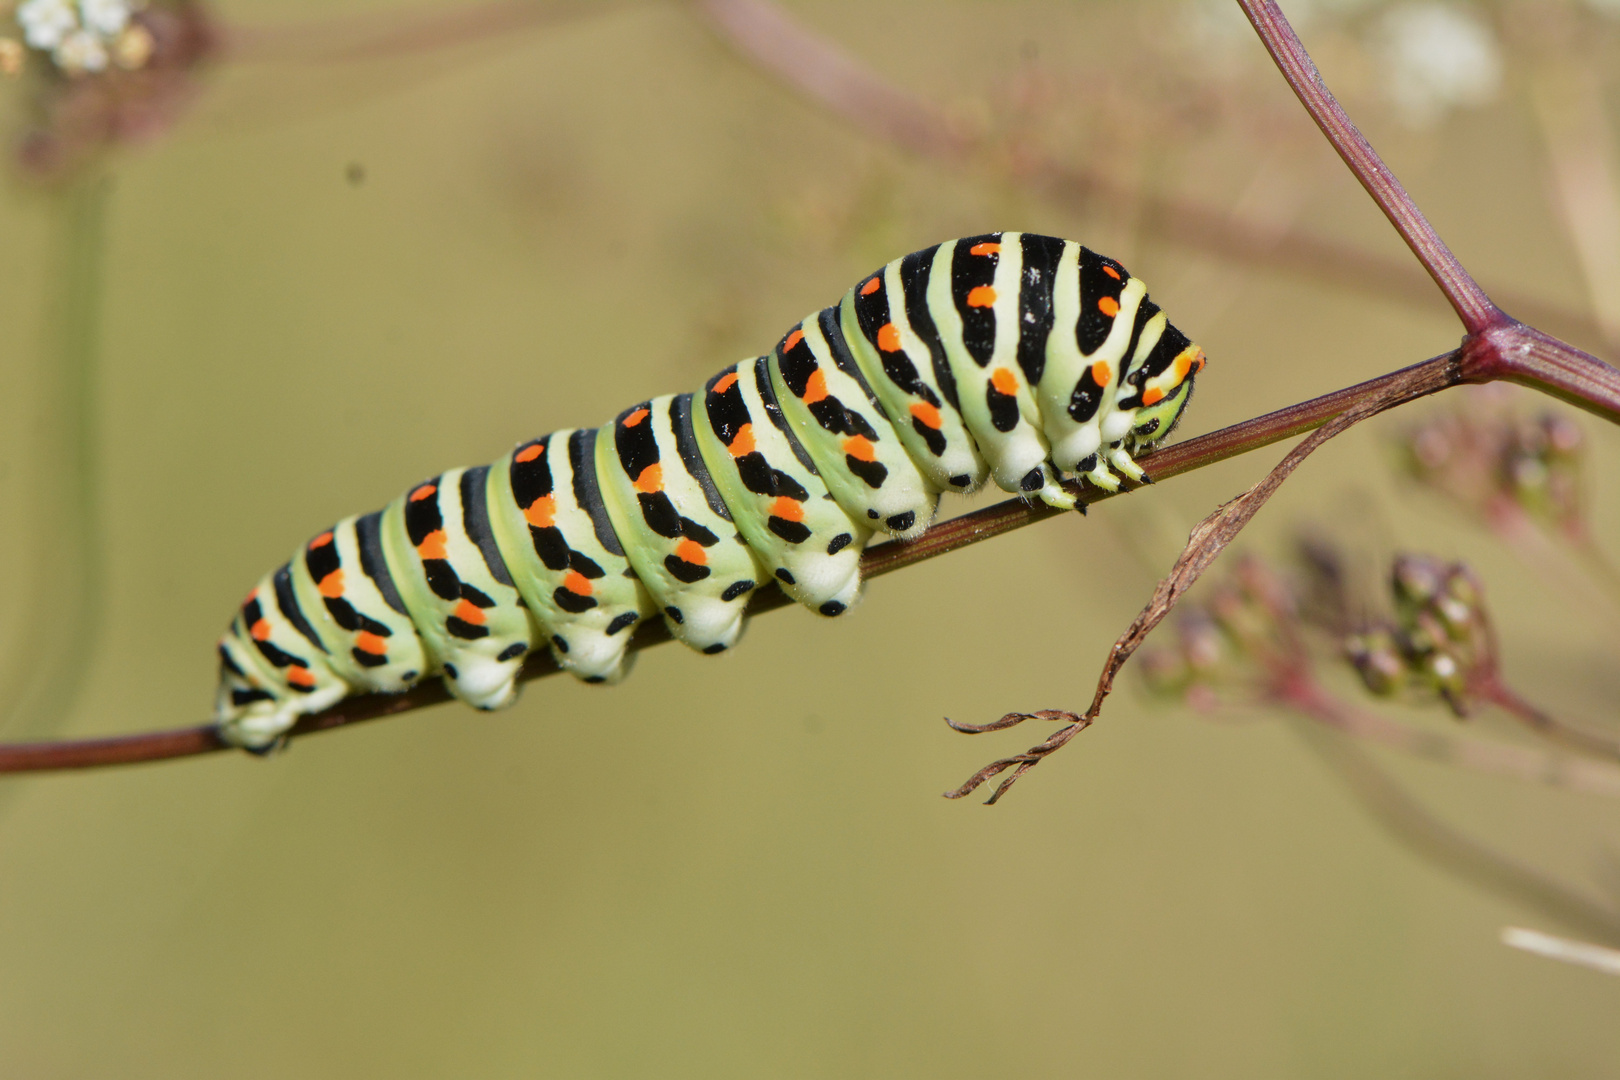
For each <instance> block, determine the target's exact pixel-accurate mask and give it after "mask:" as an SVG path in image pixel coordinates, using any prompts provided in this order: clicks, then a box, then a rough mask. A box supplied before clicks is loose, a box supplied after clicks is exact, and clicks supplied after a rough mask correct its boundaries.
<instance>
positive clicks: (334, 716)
mask: <svg viewBox="0 0 1620 1080" xmlns="http://www.w3.org/2000/svg"><path fill="white" fill-rule="evenodd" d="M1430 368H1434V369H1437V373H1441V372H1443V377H1444V380H1445V381H1447V382H1452V383H1454V382H1456V381H1458V376H1457V374H1456V371H1455V368H1454V367H1453V366H1452V357H1451V356H1450V355H1449V354H1448V355H1447V356H1442V357H1436V358H1434V359H1432V360H1426V361H1424V362H1423V363H1422V364H1415V365H1413V366H1412V367H1409V368H1403V369H1402V370H1400V371H1396V372H1392V373H1390V374H1388V375H1383V376H1380V377H1379V378H1376V379H1369V380H1368V381H1367V382H1364V383H1360V384H1358V385H1356V386H1351V387H1347V388H1346V389H1343V390H1337V391H1335V392H1333V393H1331V394H1324V395H1322V396H1321V397H1319V398H1313V399H1312V400H1310V401H1305V402H1301V403H1300V404H1298V405H1290V406H1288V407H1287V408H1285V409H1278V410H1277V411H1276V412H1272V413H1267V414H1266V415H1265V416H1259V417H1256V418H1254V419H1253V420H1246V421H1244V422H1243V423H1241V424H1234V425H1232V426H1231V427H1228V428H1223V429H1221V430H1220V431H1214V432H1210V433H1209V434H1207V435H1200V436H1198V437H1197V438H1193V439H1188V440H1187V441H1186V442H1183V443H1177V444H1175V445H1174V446H1168V447H1165V448H1163V449H1160V450H1155V451H1153V452H1152V453H1150V454H1144V455H1142V457H1141V458H1140V459H1139V460H1140V461H1141V463H1142V465H1143V467H1144V468H1146V469H1148V470H1149V472H1150V475H1152V476H1153V477H1155V478H1157V479H1161V480H1163V479H1168V478H1170V477H1172V476H1178V475H1180V474H1182V473H1185V472H1190V471H1192V470H1194V469H1198V468H1202V467H1203V466H1205V465H1212V464H1214V463H1215V462H1218V461H1224V460H1226V459H1227V458H1231V457H1236V456H1238V455H1240V454H1245V453H1248V452H1249V451H1251V450H1258V449H1261V448H1262V447H1265V446H1270V445H1271V444H1273V443H1276V442H1279V441H1281V440H1283V439H1288V438H1291V437H1293V436H1295V435H1299V434H1302V433H1304V432H1307V431H1310V430H1312V429H1314V428H1317V427H1320V426H1321V425H1322V424H1325V423H1327V422H1328V421H1329V420H1331V419H1332V418H1334V417H1335V416H1338V415H1339V414H1341V413H1343V412H1344V411H1346V410H1347V409H1349V408H1351V407H1353V406H1354V405H1355V404H1356V403H1357V402H1360V401H1363V400H1365V399H1367V398H1368V397H1371V396H1377V395H1379V394H1381V393H1382V392H1384V391H1385V390H1387V388H1388V387H1390V386H1391V385H1394V384H1396V383H1400V382H1403V381H1409V380H1410V379H1411V378H1412V376H1413V373H1415V372H1418V371H1420V370H1425V369H1430ZM1075 490H1076V491H1077V492H1078V493H1079V494H1080V495H1081V497H1082V498H1083V500H1084V501H1085V502H1086V503H1088V504H1089V503H1093V502H1098V501H1100V500H1102V499H1106V498H1109V497H1110V495H1109V493H1108V492H1104V491H1098V490H1097V489H1095V488H1089V487H1086V488H1082V487H1080V486H1078V485H1075ZM1061 513H1062V511H1058V510H1053V509H1052V508H1050V507H1048V506H1046V505H1044V504H1035V505H1031V504H1029V503H1026V502H1024V501H1023V500H1021V499H1010V500H1008V501H1006V502H1003V503H999V504H997V505H995V506H991V507H986V508H985V509H983V510H976V511H973V512H972V513H968V514H963V515H962V516H960V517H956V518H952V519H951V520H949V521H944V522H941V523H939V524H937V525H935V526H934V527H933V528H931V529H929V530H928V531H927V532H926V533H924V534H923V535H922V536H920V537H918V538H917V539H915V540H909V541H900V540H891V541H889V542H887V543H883V544H877V545H875V546H873V547H871V548H868V549H867V551H866V553H865V554H864V555H863V556H862V557H861V571H862V573H863V575H864V576H865V577H867V578H874V577H881V576H882V575H884V574H888V573H892V572H894V571H896V570H899V569H902V568H904V567H907V566H911V565H912V564H914V563H919V562H923V561H925V560H928V559H932V558H936V557H938V556H940V555H944V554H947V553H948V552H952V551H955V550H957V549H958V548H963V547H967V546H968V545H970V544H977V543H979V542H980V541H983V540H988V539H990V538H991V537H994V536H1000V535H1002V534H1003V533H1008V532H1011V531H1013V530H1014V529H1021V528H1023V527H1024V526H1026V525H1033V524H1034V523H1035V522H1037V521H1045V520H1047V519H1048V518H1053V517H1058V516H1059V515H1060V514H1061ZM788 603H789V601H788V598H787V596H786V595H785V594H783V593H782V592H781V591H779V590H776V589H771V590H765V591H761V592H760V593H759V594H757V595H756V596H755V598H754V601H753V603H751V604H750V605H749V608H748V611H749V614H750V615H757V614H760V613H762V612H765V611H771V610H773V609H775V608H779V607H785V606H787V604H788ZM668 640H669V632H668V630H667V629H665V627H664V624H663V623H662V622H649V623H644V624H642V626H641V627H640V628H639V629H638V630H637V631H636V635H635V637H634V638H633V639H632V640H631V644H630V647H631V648H632V649H644V648H647V647H648V646H651V645H657V644H661V643H662V642H665V641H668ZM558 670H559V669H558V668H557V666H556V664H555V663H554V662H553V661H552V658H551V654H550V653H549V652H539V653H535V654H533V655H532V656H530V657H529V659H528V661H527V662H526V663H525V664H524V666H523V673H522V675H520V676H519V678H520V679H521V680H523V681H528V680H530V679H537V678H541V677H543V676H546V675H551V674H555V673H556V672H557V671H558ZM449 699H450V696H449V694H448V693H447V692H446V691H445V689H444V684H443V683H442V682H441V681H440V680H438V679H432V680H429V681H427V682H424V683H422V684H421V685H419V686H417V687H416V688H415V689H413V690H410V691H407V692H406V693H403V694H397V695H386V694H365V695H360V696H357V697H353V698H349V699H347V700H345V701H342V702H339V703H338V704H337V705H335V706H333V707H332V708H330V709H327V710H326V711H325V712H321V713H316V714H314V715H312V716H306V717H304V718H303V719H301V720H300V721H299V722H298V724H297V725H296V726H295V727H294V728H293V729H292V731H291V733H290V734H291V735H292V736H300V735H309V734H313V733H314V732H317V731H330V730H332V729H333V728H339V727H346V726H348V725H351V724H357V723H360V722H362V721H365V720H376V719H379V718H381V717H385V716H396V715H398V714H399V713H402V712H408V711H411V710H414V709H420V708H424V707H426V706H429V705H437V704H439V703H441V702H444V701H448V700H449ZM226 749H230V747H229V746H227V745H226V744H225V743H223V742H221V741H220V740H219V737H218V736H217V735H216V734H215V732H214V728H213V727H212V726H211V725H204V726H199V727H190V728H180V729H175V730H170V731H154V732H144V733H141V734H136V735H122V736H115V737H112V738H106V739H82V740H69V741H63V742H46V743H23V744H15V745H10V746H6V745H0V773H15V772H36V771H45V770H54V769H84V768H92V767H96V766H101V765H125V764H133V763H136V762H143V761H159V760H165V759H168V758H177V757H188V756H192V755H195V754H207V753H212V752H214V751H217V750H226Z"/></svg>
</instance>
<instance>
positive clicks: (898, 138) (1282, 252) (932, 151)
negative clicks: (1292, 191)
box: [693, 0, 1603, 338]
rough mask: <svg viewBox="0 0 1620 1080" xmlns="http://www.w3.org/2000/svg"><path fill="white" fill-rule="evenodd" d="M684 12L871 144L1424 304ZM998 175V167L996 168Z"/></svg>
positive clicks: (1325, 246) (1346, 256)
mask: <svg viewBox="0 0 1620 1080" xmlns="http://www.w3.org/2000/svg"><path fill="white" fill-rule="evenodd" d="M693 10H694V11H695V12H696V13H697V14H698V15H699V17H701V18H702V19H703V20H704V21H705V22H706V23H707V24H708V25H709V26H710V27H711V28H712V29H713V30H714V31H715V33H716V34H717V35H718V36H719V37H720V38H721V39H722V40H724V41H725V42H726V43H727V44H728V45H730V46H731V47H732V48H734V49H735V50H737V52H739V53H740V54H741V55H743V56H745V57H746V58H747V59H749V60H750V61H752V62H753V63H754V64H755V65H757V66H758V67H759V68H760V70H762V71H764V72H766V73H768V74H769V75H771V76H772V77H774V78H776V79H778V80H780V81H781V82H783V83H785V84H787V85H788V86H790V87H792V88H793V89H795V90H797V91H798V92H799V93H800V94H802V95H803V96H804V97H805V98H806V99H808V100H809V101H811V102H814V103H815V104H817V105H819V106H821V107H822V108H824V109H826V110H828V111H829V112H831V113H833V114H835V115H837V116H839V117H841V118H843V119H844V120H845V121H847V122H848V123H850V124H853V125H854V126H855V127H857V128H859V129H860V130H862V131H864V132H866V133H867V134H868V135H870V136H872V137H873V138H876V139H880V140H882V141H884V142H886V143H888V144H889V145H892V146H897V147H899V148H901V149H903V150H906V151H908V152H910V153H914V154H919V155H922V156H924V157H930V158H933V159H935V160H938V161H943V162H946V163H949V164H951V165H953V166H959V167H960V166H969V165H978V166H980V167H984V168H986V169H987V170H988V171H990V172H991V173H992V175H996V176H999V177H1002V178H1004V179H1008V180H1010V181H1011V182H1014V183H1016V184H1018V185H1019V186H1021V187H1024V188H1026V189H1029V190H1033V191H1036V192H1038V193H1040V194H1041V195H1044V196H1045V197H1047V198H1049V199H1052V200H1054V201H1056V202H1060V203H1062V204H1063V205H1065V206H1066V207H1069V208H1081V209H1083V208H1086V207H1093V206H1095V207H1119V206H1126V205H1129V206H1131V207H1132V208H1133V217H1134V220H1135V223H1136V227H1137V228H1139V229H1140V230H1141V231H1142V232H1144V233H1146V234H1148V235H1153V236H1159V237H1163V238H1165V239H1167V240H1170V241H1172V242H1175V243H1178V244H1185V245H1187V246H1188V247H1192V248H1195V249H1197V250H1201V251H1204V252H1207V253H1209V254H1211V255H1213V256H1215V257H1217V258H1219V259H1221V260H1222V261H1223V262H1224V263H1235V264H1239V265H1244V266H1250V267H1254V268H1256V269H1260V270H1265V271H1269V272H1273V273H1283V274H1291V275H1302V276H1305V277H1307V278H1309V279H1310V280H1312V281H1316V282H1318V283H1320V284H1323V285H1329V286H1336V287H1341V288H1348V289H1355V290H1357V291H1359V292H1362V293H1365V294H1369V295H1376V296H1379V297H1383V298H1385V299H1390V300H1396V301H1399V302H1401V303H1407V304H1410V303H1413V302H1414V301H1415V302H1418V303H1427V296H1428V293H1427V288H1426V282H1427V281H1428V275H1427V274H1425V273H1424V271H1423V269H1422V268H1421V267H1417V266H1413V265H1412V264H1411V263H1408V262H1405V261H1403V260H1394V259H1387V258H1385V257H1383V256H1381V255H1376V254H1373V253H1370V252H1367V251H1363V250H1360V249H1358V248H1354V247H1350V246H1347V245H1345V244H1341V243H1338V242H1335V241H1333V240H1328V239H1325V238H1321V237H1315V236H1311V235H1309V234H1306V233H1302V232H1299V231H1295V230H1283V231H1279V230H1277V229H1275V228H1269V227H1266V226H1264V225H1263V224H1259V223H1256V222H1253V221H1247V220H1244V219H1242V218H1240V217H1238V216H1235V215H1233V214H1230V213H1226V212H1223V211H1222V210H1219V209H1217V208H1215V207H1213V206H1207V205H1201V204H1198V203H1194V202H1188V201H1184V200H1177V199H1169V198H1163V197H1160V196H1157V195H1155V194H1154V193H1152V192H1148V191H1142V190H1140V189H1139V188H1138V187H1135V186H1130V185H1126V184H1122V183H1120V182H1118V181H1116V180H1114V179H1112V178H1111V177H1109V176H1108V175H1106V174H1104V173H1102V172H1100V171H1098V170H1095V169H1083V168H1076V167H1073V166H1070V165H1067V164H1065V163H1063V162H1061V161H1057V160H1054V159H1053V158H1051V157H1049V156H1047V155H1045V154H1043V153H1041V152H1040V151H1039V150H1037V149H1036V148H1034V147H1029V146H1018V147H1014V148H1011V149H1010V150H1009V149H1007V148H994V151H995V152H993V153H992V152H989V151H990V150H991V149H992V148H990V147H987V146H984V145H981V143H980V142H979V141H977V140H975V139H973V138H971V137H969V136H968V135H967V134H965V133H964V132H962V131H961V130H960V129H959V128H958V127H956V126H955V125H953V124H952V123H951V122H950V120H949V118H948V117H947V115H946V114H945V112H944V110H942V109H940V108H938V107H937V106H935V105H934V104H932V103H931V102H928V101H924V100H922V99H920V98H918V97H915V96H914V95H911V94H908V93H906V92H905V91H904V90H901V89H900V88H898V87H896V86H895V85H894V84H893V83H890V82H889V81H888V80H886V79H884V78H883V77H882V76H881V75H879V74H878V73H877V72H875V71H873V70H872V69H871V68H869V67H867V66H866V65H864V64H863V63H861V62H860V61H859V60H858V59H856V58H855V57H854V56H852V55H850V54H849V53H848V52H847V51H845V50H844V49H842V48H841V47H839V46H838V45H837V44H836V43H834V42H832V41H830V40H829V39H827V38H826V37H824V36H822V35H821V34H818V33H816V32H814V31H812V30H810V29H809V28H807V27H805V26H804V25H802V24H801V23H799V22H798V21H797V20H796V19H794V18H793V17H792V16H791V15H790V14H788V13H787V12H786V11H784V10H782V9H781V8H780V7H778V6H777V5H776V4H774V3H771V2H769V0H696V2H695V3H694V5H693ZM998 167H999V171H998ZM1503 298H1504V300H1505V301H1508V302H1509V303H1508V306H1509V307H1510V308H1511V309H1512V310H1513V311H1516V312H1518V313H1519V315H1520V316H1521V317H1523V318H1526V319H1528V320H1530V321H1531V322H1533V323H1535V324H1536V325H1538V326H1545V327H1548V328H1551V329H1556V330H1558V331H1559V332H1560V333H1567V334H1571V335H1575V336H1583V335H1584V336H1590V337H1593V338H1601V337H1602V336H1603V330H1602V328H1601V327H1600V326H1598V324H1596V323H1595V322H1593V321H1592V320H1591V319H1589V318H1587V317H1586V316H1585V315H1583V314H1580V313H1577V312H1574V311H1571V310H1568V309H1566V308H1561V307H1559V306H1557V305H1554V304H1548V303H1545V302H1543V301H1541V300H1538V299H1537V298H1535V297H1530V296H1508V295H1507V294H1504V296H1503Z"/></svg>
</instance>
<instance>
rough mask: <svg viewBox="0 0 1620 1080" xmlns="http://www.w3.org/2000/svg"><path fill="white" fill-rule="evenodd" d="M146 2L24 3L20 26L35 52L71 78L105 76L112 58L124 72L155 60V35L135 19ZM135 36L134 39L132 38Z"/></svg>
mask: <svg viewBox="0 0 1620 1080" xmlns="http://www.w3.org/2000/svg"><path fill="white" fill-rule="evenodd" d="M142 4H143V0H78V2H77V3H75V2H74V0H25V2H24V3H23V4H22V5H21V6H20V7H18V8H17V16H16V17H17V25H18V27H20V28H21V30H22V32H23V40H24V41H26V42H27V43H28V44H29V45H30V46H31V47H33V48H35V49H39V50H40V51H42V52H49V53H50V54H51V59H52V60H54V61H55V62H56V66H57V67H58V68H60V69H62V70H63V71H65V72H67V73H68V74H69V75H81V74H84V73H86V72H97V71H104V70H106V67H107V61H108V57H109V54H110V53H114V54H116V55H117V58H118V61H119V66H121V67H126V68H132V67H140V66H141V65H142V64H144V63H145V62H146V59H147V58H148V57H149V56H150V55H151V49H150V48H146V49H144V50H143V49H142V48H141V45H142V43H143V42H145V43H146V44H147V45H150V40H151V35H150V34H149V33H147V32H146V31H144V30H142V29H141V27H139V26H138V25H132V24H131V22H130V16H131V15H132V14H133V13H134V12H135V11H137V10H139V9H140V7H141V6H142ZM132 35H133V37H132Z"/></svg>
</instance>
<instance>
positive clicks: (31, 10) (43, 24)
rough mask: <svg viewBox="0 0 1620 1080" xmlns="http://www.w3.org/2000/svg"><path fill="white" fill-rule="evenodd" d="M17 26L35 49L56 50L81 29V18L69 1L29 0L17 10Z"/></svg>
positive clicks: (25, 39)
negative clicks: (69, 36)
mask: <svg viewBox="0 0 1620 1080" xmlns="http://www.w3.org/2000/svg"><path fill="white" fill-rule="evenodd" d="M17 25H18V26H19V27H21V28H22V32H23V40H24V41H26V42H28V44H30V45H32V46H33V47H34V48H36V49H54V48H56V47H57V46H58V45H60V44H62V39H63V38H65V37H67V36H68V35H69V34H71V33H72V32H73V31H75V30H77V29H78V28H79V16H78V13H77V12H75V11H74V10H73V5H72V4H71V3H70V2H69V0H27V3H25V4H23V5H22V6H21V7H19V8H18V9H17Z"/></svg>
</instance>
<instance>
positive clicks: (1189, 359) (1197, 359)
mask: <svg viewBox="0 0 1620 1080" xmlns="http://www.w3.org/2000/svg"><path fill="white" fill-rule="evenodd" d="M1195 364H1196V365H1197V367H1196V368H1195V367H1194V366H1193V365H1195ZM1195 370H1196V371H1203V370H1204V351H1203V350H1202V349H1200V348H1199V347H1198V346H1196V345H1191V346H1188V347H1187V348H1185V349H1183V350H1182V351H1181V355H1180V356H1178V357H1176V382H1177V383H1178V384H1179V383H1180V382H1181V381H1182V380H1183V379H1185V378H1186V377H1187V375H1188V374H1189V373H1190V372H1193V371H1195Z"/></svg>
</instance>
